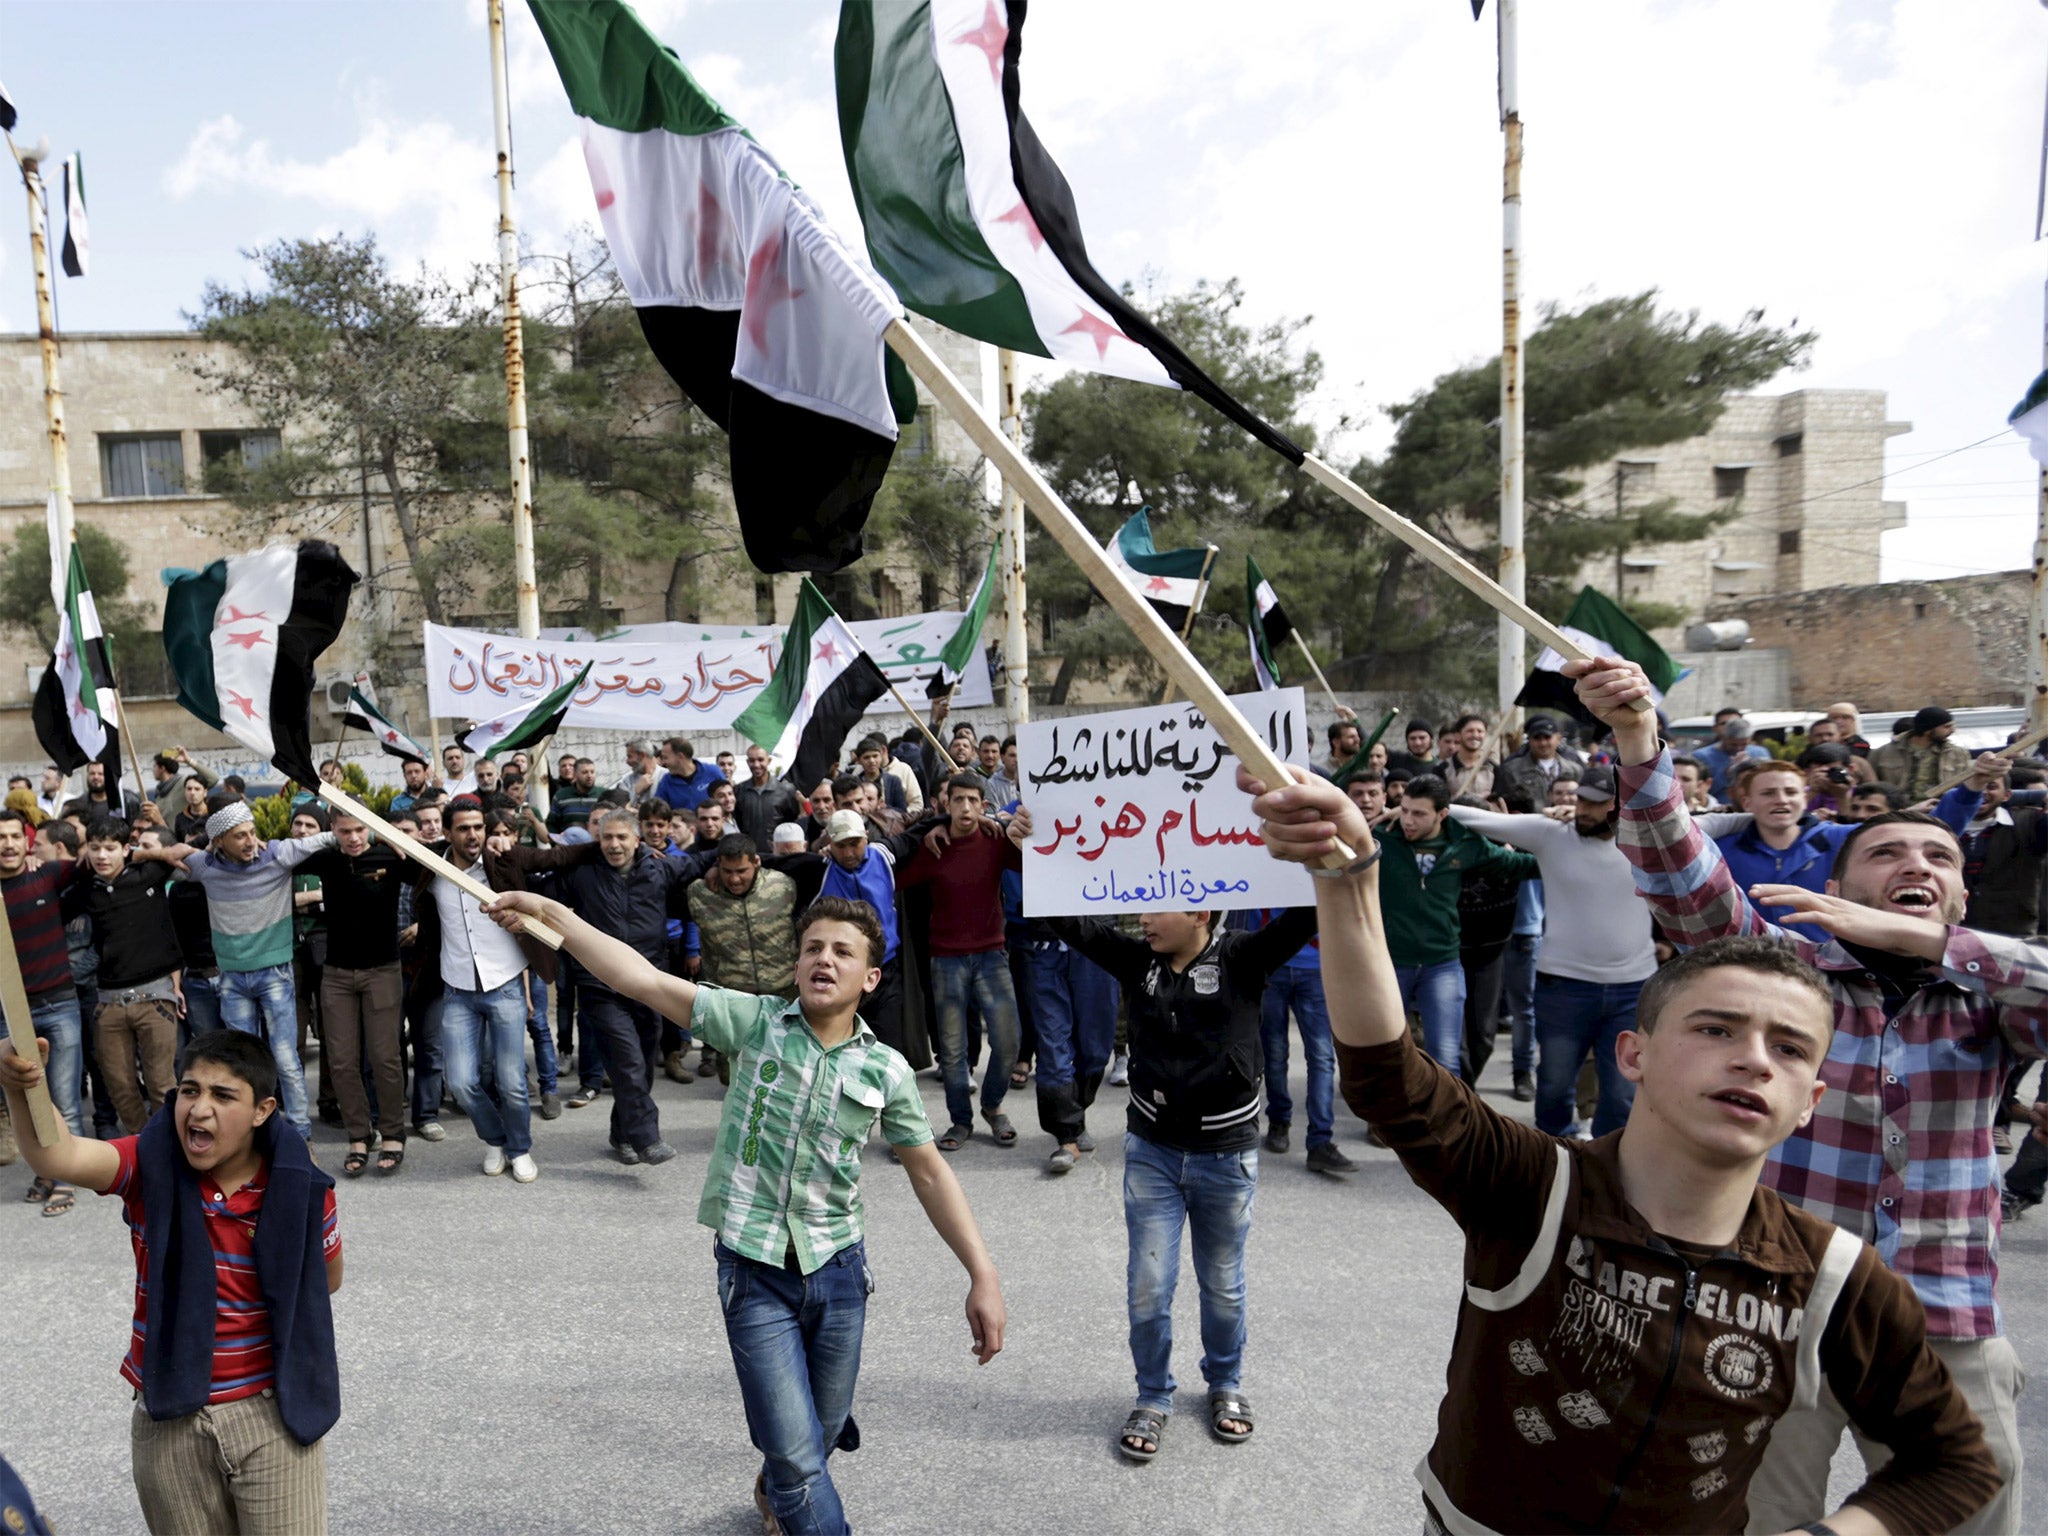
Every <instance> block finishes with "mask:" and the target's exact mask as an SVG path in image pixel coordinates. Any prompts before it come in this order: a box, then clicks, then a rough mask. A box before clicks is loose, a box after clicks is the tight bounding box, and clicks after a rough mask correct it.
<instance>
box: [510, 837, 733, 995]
mask: <svg viewBox="0 0 2048 1536" xmlns="http://www.w3.org/2000/svg"><path fill="white" fill-rule="evenodd" d="M502 857H503V859H504V860H505V861H506V862H508V863H510V864H512V865H513V866H515V867H517V868H519V869H520V870H523V871H524V872H526V873H528V874H540V873H542V872H545V871H550V870H552V871H554V886H553V889H552V890H551V892H550V894H551V895H553V896H554V898H555V899H556V900H557V901H560V902H563V903H565V904H566V905H567V906H569V907H570V908H572V909H573V910H574V911H575V913H576V915H577V916H578V917H580V918H582V919H583V921H585V922H586V923H588V924H590V926H591V927H593V928H595V929H597V931H598V932H600V933H602V934H605V935H607V936H608V937H610V938H614V939H617V940H619V941H620V942H621V943H623V944H629V945H631V946H632V948H633V949H634V951H635V952H636V953H637V954H639V956H640V957H641V958H642V959H644V960H647V961H650V962H652V963H653V964H655V965H657V966H658V965H661V964H662V963H663V961H664V960H665V959H666V958H667V954H668V920H669V918H670V917H682V916H683V915H684V913H685V910H686V909H685V907H684V903H683V897H682V891H683V887H684V886H685V885H687V884H689V883H690V881H691V880H693V879H695V878H696V877H697V870H696V869H695V867H694V866H693V865H692V864H691V863H690V862H689V861H687V860H683V859H671V858H665V857H663V856H662V855H661V854H658V853H656V852H655V851H654V850H653V849H651V848H646V847H641V848H637V849H635V850H634V852H633V862H632V863H631V864H630V865H628V866H627V867H626V868H625V869H623V870H617V869H613V868H612V867H611V865H609V864H607V863H606V862H605V859H604V850H603V849H602V848H600V847H599V846H598V845H597V844H596V843H577V844H572V845H571V846H569V847H566V848H514V849H511V850H510V851H509V852H507V853H505V854H504V855H503V856H502ZM579 984H580V985H582V986H586V987H588V986H593V985H595V983H593V982H591V981H589V980H588V979H587V978H586V979H581V980H580V983H579Z"/></svg>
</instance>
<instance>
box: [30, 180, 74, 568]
mask: <svg viewBox="0 0 2048 1536" xmlns="http://www.w3.org/2000/svg"><path fill="white" fill-rule="evenodd" d="M21 180H22V184H23V185H24V186H26V187H27V188H28V249H29V259H30V262H31V263H32V264H33V266H34V268H35V278H36V336H37V340H38V341H39V342H40V344H41V347H42V353H43V413H44V415H45V416H46V417H47V418H48V419H49V429H50V494H51V495H52V496H54V497H56V499H57V537H58V541H59V542H60V543H63V544H69V543H70V542H71V539H72V531H71V530H72V518H71V447H70V439H69V438H68V437H67V435H66V433H65V430H64V390H63V387H62V386H61V385H60V384H59V383H58V382H57V304H56V300H55V298H54V297H53V296H52V294H51V290H50V241H49V236H48V235H47V233H46V232H45V230H44V227H43V178H42V174H41V168H40V167H39V166H38V165H37V164H36V162H35V161H34V160H32V159H27V158H24V159H23V160H22V162H21Z"/></svg>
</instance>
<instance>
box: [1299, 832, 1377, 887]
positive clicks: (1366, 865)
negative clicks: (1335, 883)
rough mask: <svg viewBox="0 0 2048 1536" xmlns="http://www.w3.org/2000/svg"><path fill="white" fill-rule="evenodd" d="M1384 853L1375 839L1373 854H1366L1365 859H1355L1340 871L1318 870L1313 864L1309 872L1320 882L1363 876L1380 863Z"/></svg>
mask: <svg viewBox="0 0 2048 1536" xmlns="http://www.w3.org/2000/svg"><path fill="white" fill-rule="evenodd" d="M1382 851H1383V850H1382V849H1381V848H1380V844H1379V839H1378V838H1374V839H1373V844H1372V852H1371V853H1368V854H1366V855H1365V856H1364V857H1363V858H1360V859H1353V860H1352V861H1351V862H1350V863H1349V864H1346V865H1344V866H1342V867H1341V868H1338V869H1318V868H1316V867H1315V865H1313V864H1311V865H1309V867H1308V872H1309V873H1310V874H1311V875H1314V876H1315V877H1316V878H1317V879H1318V880H1343V879H1346V878H1348V877H1349V876H1351V875H1359V874H1363V873H1365V871H1366V870H1368V869H1371V868H1372V867H1373V865H1375V864H1377V863H1379V861H1380V854H1381V852H1382Z"/></svg>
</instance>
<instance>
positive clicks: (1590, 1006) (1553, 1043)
mask: <svg viewBox="0 0 2048 1536" xmlns="http://www.w3.org/2000/svg"><path fill="white" fill-rule="evenodd" d="M1642 990H1643V984H1642V983H1641V982H1640V981H1628V982H1620V983H1615V984H1603V983H1601V982H1597V981H1577V980H1574V979H1573V978H1572V977H1569V976H1550V975H1544V974H1539V975H1538V976H1537V978H1536V1040H1537V1044H1538V1045H1539V1046H1540V1047H1541V1050H1542V1057H1543V1062H1542V1066H1541V1067H1540V1068H1539V1069H1538V1070H1537V1075H1536V1128H1537V1129H1538V1130H1539V1131H1547V1132H1549V1133H1550V1134H1551V1135H1553V1136H1562V1135H1564V1134H1566V1133H1567V1132H1569V1131H1571V1130H1572V1129H1573V1128H1574V1125H1575V1123H1576V1122H1577V1120H1578V1112H1577V1107H1576V1104H1575V1102H1574V1100H1575V1099H1576V1096H1577V1090H1578V1081H1579V1066H1580V1064H1581V1063H1582V1062H1584V1061H1585V1059H1586V1052H1587V1051H1589V1050H1590V1051H1591V1052H1592V1053H1593V1068H1594V1070H1595V1071H1596V1072H1597V1073H1599V1075H1600V1104H1599V1107H1598V1108H1597V1109H1596V1110H1595V1111H1594V1113H1593V1134H1594V1135H1595V1136H1605V1135H1606V1134H1607V1133H1608V1132H1609V1131H1618V1130H1620V1129H1621V1127H1622V1125H1623V1123H1624V1122H1626V1121H1627V1119H1628V1110H1629V1106H1630V1105H1631V1104H1633V1103H1634V1102H1635V1098H1636V1090H1635V1084H1633V1083H1631V1082H1630V1081H1629V1080H1628V1079H1627V1078H1625V1077H1623V1076H1622V1075H1621V1066H1620V1064H1619V1063H1617V1062H1616V1061H1615V1059H1614V1040H1615V1037H1616V1036H1617V1035H1619V1034H1620V1033H1621V1032H1622V1031H1623V1030H1624V1029H1634V1028H1635V1027H1636V995H1637V994H1638V993H1639V992H1641V991H1642Z"/></svg>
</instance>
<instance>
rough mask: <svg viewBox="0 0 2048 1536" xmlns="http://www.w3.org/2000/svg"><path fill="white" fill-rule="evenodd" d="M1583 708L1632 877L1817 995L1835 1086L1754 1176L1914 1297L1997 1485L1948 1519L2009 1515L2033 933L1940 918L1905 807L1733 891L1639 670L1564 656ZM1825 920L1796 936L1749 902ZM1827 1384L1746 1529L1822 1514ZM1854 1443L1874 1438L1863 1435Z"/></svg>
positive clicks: (1941, 841) (1949, 845) (1997, 1525)
mask: <svg viewBox="0 0 2048 1536" xmlns="http://www.w3.org/2000/svg"><path fill="white" fill-rule="evenodd" d="M1565 671H1566V673H1567V674H1568V675H1569V676H1572V677H1574V678H1576V679H1577V680H1578V695H1579V698H1580V699H1581V701H1583V702H1584V704H1585V705H1586V707H1587V708H1588V709H1590V710H1591V711H1592V712H1593V713H1594V714H1595V715H1596V716H1598V717H1599V718H1600V719H1601V720H1603V721H1605V722H1606V723H1607V724H1608V725H1610V726H1612V727H1613V729H1614V739H1615V750H1616V755H1617V758H1618V761H1619V764H1620V780H1621V797H1622V812H1621V829H1620V834H1619V841H1620V843H1621V847H1622V851H1623V852H1624V853H1625V854H1626V855H1627V856H1628V859H1629V862H1630V863H1631V864H1633V865H1634V866H1635V875H1636V889H1637V891H1638V892H1639V893H1641V895H1642V896H1643V898H1644V899H1645V900H1646V901H1648V902H1649V903H1650V906H1651V907H1652V909H1654V911H1655V912H1656V914H1657V918H1658V920H1659V921H1660V922H1661V923H1662V924H1663V925H1664V927H1665V929H1666V930H1667V931H1668V932H1669V933H1670V934H1671V936H1672V937H1673V938H1675V939H1676V940H1677V941H1678V942H1679V943H1680V944H1681V945H1685V946H1693V945H1699V944H1704V943H1706V942H1708V941H1709V940H1712V939H1717V938H1721V937H1723V936H1725V935H1728V934H1758V935H1765V936H1768V937H1772V938H1775V939H1777V940H1778V941H1779V942H1781V943H1783V944H1786V945H1789V946H1791V947H1792V948H1793V949H1794V950H1795V952H1796V953H1797V954H1798V955H1799V956H1800V958H1801V959H1803V960H1805V961H1806V962H1807V963H1808V964H1809V965H1811V966H1813V967H1814V968H1815V969H1816V970H1818V971H1819V972H1820V974H1821V975H1822V977H1823V978H1824V979H1825V980H1826V982H1827V984H1828V987H1829V990H1830V991H1831V992H1832V993H1833V995H1834V1002H1835V1030H1834V1038H1833V1041H1832V1043H1831V1044H1830V1046H1829V1049H1828V1054H1827V1059H1826V1060H1825V1061H1824V1062H1823V1063H1822V1064H1821V1070H1820V1076H1821V1081H1822V1082H1824V1083H1825V1084H1826V1085H1827V1086H1828V1088H1829V1089H1830V1090H1831V1091H1830V1092H1829V1093H1827V1094H1826V1095H1825V1096H1824V1097H1823V1098H1822V1100H1821V1102H1820V1106H1819V1108H1818V1109H1817V1110H1816V1111H1815V1112H1814V1115H1813V1118H1812V1119H1811V1120H1810V1121H1809V1122H1808V1123H1807V1124H1806V1125H1805V1126H1804V1127H1803V1128H1801V1129H1800V1130H1798V1131H1796V1132H1794V1133H1793V1135H1792V1136H1791V1137H1790V1139H1788V1140H1787V1141H1786V1142H1784V1144H1783V1145H1781V1146H1779V1147H1777V1148H1776V1149H1775V1150H1774V1151H1773V1152H1772V1154H1771V1160H1770V1163H1769V1164H1768V1166H1767V1167H1766V1168H1765V1171H1764V1175H1763V1178H1764V1182H1765V1183H1766V1184H1768V1185H1770V1186H1772V1187H1773V1188H1775V1189H1776V1190H1777V1191H1778V1192H1779V1193H1780V1194H1782V1195H1784V1196H1785V1197H1786V1198H1787V1199H1789V1200H1792V1201H1794V1202H1795V1203H1797V1204H1799V1205H1801V1206H1803V1207H1805V1208H1806V1209H1807V1210H1809V1211H1811V1212H1813V1213H1814V1214H1815V1215H1818V1216H1822V1217H1825V1218H1826V1219H1827V1220H1830V1221H1832V1222H1834V1223H1835V1224H1836V1225H1837V1226H1840V1227H1841V1228H1843V1229H1844V1230H1845V1231H1848V1232H1850V1233H1853V1234H1855V1235H1856V1236H1859V1237H1861V1238H1863V1239H1864V1240H1865V1241H1867V1242H1870V1243H1872V1244H1874V1245H1875V1246H1876V1248H1877V1250H1878V1252H1879V1254H1880V1255H1882V1256H1883V1258H1884V1261H1885V1262H1886V1264H1887V1265H1889V1266H1890V1267H1891V1268H1892V1269H1893V1270H1895V1271H1897V1272H1898V1273H1899V1274H1900V1275H1902V1276H1903V1277H1904V1278H1905V1279H1907V1280H1908V1281H1910V1282H1911V1283H1912V1285H1913V1287H1914V1289H1915V1290H1916V1291H1917V1292H1918V1293H1919V1295H1920V1300H1921V1302H1922V1303H1923V1304H1924V1305H1925V1306H1926V1309H1927V1331H1928V1335H1929V1343H1930V1344H1932V1345H1933V1347H1934V1349H1935V1352H1936V1353H1937V1354H1939V1355H1940V1356H1941V1358H1942V1359H1943V1360H1944V1361H1945V1362H1946V1363H1947V1365H1948V1368H1949V1371H1950V1372H1951V1374H1953V1376H1954V1377H1955V1380H1956V1383H1957V1385H1958V1386H1959V1387H1961V1388H1962V1390H1963V1393H1964V1395H1965V1396H1966V1397H1967V1398H1968V1399H1969V1402H1970V1406H1971V1407H1972V1408H1973V1409H1975V1410H1976V1413H1977V1415H1978V1417H1979V1418H1980V1419H1982V1420H1983V1422H1984V1432H1985V1439H1986V1440H1987V1441H1988V1442H1989V1444H1990V1447H1991V1450H1992V1453H1993V1455H1995V1456H1996V1457H1997V1459H1998V1469H1999V1471H2000V1473H2001V1474H2003V1476H2004V1479H2005V1486H2004V1488H2003V1490H2002V1491H2001V1492H2000V1493H1999V1494H1998V1496H1997V1497H1996V1498H1994V1499H1993V1500H1992V1501H1991V1502H1990V1503H1989V1504H1988V1505H1986V1506H1985V1507H1984V1508H1983V1509H1981V1510H1980V1511H1978V1513H1977V1514H1976V1515H1974V1516H1972V1517H1971V1519H1970V1520H1968V1521H1967V1522H1966V1523H1964V1524H1962V1525H1958V1526H1956V1527H1954V1529H1956V1530H1958V1531H1966V1532H2017V1531H2019V1530H2020V1529H2022V1525H2021V1520H2020V1467H2021V1457H2020V1442H2019V1424H2018V1408H2017V1403H2018V1398H2019V1394H2020V1392H2021V1390H2022V1389H2023V1388H2024V1387H2025V1385H2026V1381H2025V1376H2024V1373H2022V1371H2021V1370H2020V1367H2019V1362H2018V1359H2017V1357H2016V1356H2015V1354H2014V1352H2013V1349H2012V1346H2011V1344H2009V1343H2008V1342H2007V1341H2006V1339H2005V1337H2004V1336H2003V1331H2002V1326H2001V1319H2000V1316H1999V1309H1998V1302H1997V1298H1996V1295H1995V1286H1996V1282H1997V1275H1998V1225H1999V1209H1998V1160H1997V1155H1996V1153H1995V1152H1994V1151H1993V1149H1992V1144H1991V1132H1992V1126H1993V1124H1994V1121H1995V1117H1996V1114H1997V1110H1998V1107H1999V1102H2000V1099H2001V1097H2002V1090H2003V1084H2004V1082H2005V1077H2006V1071H2007V1068H2008V1067H2009V1066H2010V1065H2011V1063H2012V1061H2013V1060H2014V1058H2015V1056H2038V1055H2042V1054H2044V1053H2048V946H2044V945H2041V944H2037V943H2031V942H2028V941H2026V940H2023V939H2017V938H2008V937H2005V936H2003V935H2000V934H1992V933H1980V932H1977V931H1975V930H1973V929H1968V928H1962V927H1959V926H1957V925H1958V924H1959V923H1960V922H1961V920H1962V916H1963V908H1964V903H1965V899H1966V898H1965V892H1964V889H1963V857H1962V849H1961V847H1960V846H1959V844H1958V843H1957V841H1956V837H1955V834H1954V833H1953V832H1952V831H1950V830H1949V828H1948V827H1946V826H1944V825H1942V824H1941V823H1940V822H1937V821H1936V820H1934V818H1932V817H1930V816H1924V815H1921V814H1919V813H1918V812H1914V811H1893V812H1888V813H1886V814H1885V815H1881V816H1874V817H1872V818H1871V819H1870V820H1868V821H1866V822H1863V823H1862V824H1860V825H1859V826H1858V827H1857V828H1856V829H1855V831H1854V832H1853V833H1851V834H1850V836H1849V837H1847V838H1846V839H1844V841H1843V842H1842V845H1841V847H1840V848H1839V849H1838V850H1837V852H1836V854H1835V862H1834V868H1833V871H1832V877H1831V878H1830V879H1829V880H1828V882H1827V888H1826V890H1825V891H1822V892H1815V891H1808V890H1802V889H1800V888H1798V887H1796V886H1790V885H1756V886H1752V887H1751V888H1750V889H1749V891H1748V892H1747V893H1746V894H1745V892H1743V891H1742V890H1741V889H1740V888H1739V886H1738V885H1737V883H1736V881H1735V879H1734V877H1733V876H1732V875H1731V874H1730V873H1729V871H1728V866H1727V865H1726V864H1725V863H1724V862H1723V861H1722V858H1721V856H1720V853H1719V851H1718V850H1717V849H1716V848H1715V846H1714V845H1713V843H1711V842H1710V841H1708V840H1707V839H1706V838H1705V837H1704V836H1703V835H1702V834H1701V831H1700V829H1699V828H1698V827H1697V826H1696V825H1695V824H1694V822H1693V820H1692V817H1691V816H1690V814H1689V813H1688V812H1687V811H1686V809H1685V803H1684V801H1683V799H1682V798H1681V795H1680V791H1679V786H1678V783H1677V779H1676V777H1675V775H1674V773H1673V771H1672V763H1671V754H1670V752H1669V751H1668V750H1667V749H1666V748H1665V747H1664V746H1663V744H1662V743H1661V742H1660V741H1659V740H1658V739H1657V721H1656V716H1655V715H1654V714H1653V713H1651V712H1648V711H1639V710H1637V709H1634V708H1632V707H1631V701H1632V700H1637V699H1645V698H1648V697H1649V694H1650V686H1649V681H1648V679H1647V678H1645V677H1644V675H1643V673H1642V669H1641V668H1639V667H1637V666H1635V665H1634V664H1633V663H1631V662H1624V661H1616V660H1613V659H1611V658H1607V657H1602V658H1599V659H1597V660H1593V661H1585V662H1572V663H1569V664H1568V665H1567V666H1566V668H1565ZM1760 906H1769V907H1779V908H1783V909H1785V914H1786V918H1787V921H1789V922H1793V923H1798V924H1801V925H1802V926H1811V927H1814V928H1818V929H1820V930H1821V931H1823V932H1824V933H1827V934H1830V935H1832V938H1830V939H1827V940H1825V941H1815V940H1813V939H1808V938H1802V937H1800V936H1799V935H1798V934H1795V933H1792V932H1790V931H1788V930H1787V929H1783V928H1777V927H1774V926H1772V925H1771V924H1770V923H1768V922H1766V921H1765V920H1764V918H1763V917H1762V916H1760V915H1759V913H1758V911H1757V908H1758V907H1760ZM1847 1424H1848V1418H1847V1415H1846V1414H1845V1413H1844V1412H1843V1411H1842V1408H1841V1406H1840V1404H1838V1403H1837V1402H1835V1401H1834V1400H1833V1399H1832V1398H1830V1397H1827V1396H1825V1395H1824V1396H1823V1397H1822V1398H1821V1400H1820V1402H1819V1404H1818V1406H1817V1407H1815V1408H1812V1409H1808V1410H1804V1411H1801V1412H1797V1413H1794V1414H1792V1415H1789V1416H1788V1417H1787V1418H1786V1419H1785V1420H1784V1421H1783V1422H1781V1423H1780V1424H1779V1425H1778V1426H1777V1427H1776V1428H1775V1429H1773V1430H1772V1433H1771V1443H1770V1450H1769V1454H1768V1455H1767V1456H1766V1457H1765V1459H1764V1462H1763V1465H1762V1466H1761V1467H1760V1468H1759V1469H1758V1471H1757V1474H1756V1477H1755V1480H1754V1481H1753V1482H1752V1484H1751V1485H1750V1527H1749V1528H1750V1529H1751V1530H1752V1531H1782V1530H1787V1529H1796V1528H1797V1527H1799V1526H1800V1525H1802V1524H1805V1523H1806V1522H1809V1521H1812V1520H1817V1519H1819V1518H1820V1517H1821V1515H1822V1513H1823V1508H1824V1502H1825V1500H1826V1497H1827V1482H1828V1463H1829V1460H1830V1459H1831V1457H1832V1456H1833V1454H1834V1451H1835V1447H1836V1446H1837V1444H1838V1443H1839V1442H1840V1440H1841V1434H1842V1430H1843V1429H1844V1428H1845V1427H1846V1426H1847ZM1863 1449H1864V1452H1865V1457H1866V1460H1870V1461H1872V1462H1873V1464H1878V1463H1879V1462H1881V1457H1882V1452H1881V1451H1880V1450H1878V1448H1875V1447H1871V1446H1869V1445H1868V1444H1867V1443H1866V1444H1864V1446H1863Z"/></svg>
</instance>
